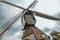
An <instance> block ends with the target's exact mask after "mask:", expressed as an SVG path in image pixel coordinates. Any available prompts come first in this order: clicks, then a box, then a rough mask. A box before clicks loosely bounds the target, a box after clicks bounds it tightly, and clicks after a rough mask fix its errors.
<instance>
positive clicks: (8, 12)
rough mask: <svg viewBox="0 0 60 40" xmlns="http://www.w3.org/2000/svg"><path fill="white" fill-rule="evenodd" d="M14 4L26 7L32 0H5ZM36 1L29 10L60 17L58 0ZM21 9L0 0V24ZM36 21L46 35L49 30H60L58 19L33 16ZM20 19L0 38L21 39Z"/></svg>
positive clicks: (59, 0)
mask: <svg viewBox="0 0 60 40" xmlns="http://www.w3.org/2000/svg"><path fill="white" fill-rule="evenodd" d="M5 1H8V2H11V3H14V4H16V5H19V6H22V7H24V8H27V7H28V6H29V5H30V3H31V2H33V1H34V0H5ZM37 1H38V3H37V4H36V6H35V7H34V8H30V9H31V10H35V11H38V12H42V13H44V14H48V15H51V16H54V17H60V0H37ZM22 11H23V10H21V9H18V8H16V7H13V6H11V5H7V4H4V3H1V2H0V26H1V25H2V24H4V23H5V22H7V21H8V20H9V19H11V18H12V17H14V16H15V15H16V14H18V13H21V12H22ZM35 18H36V19H37V22H36V24H35V26H36V27H37V28H39V29H40V30H42V31H43V32H44V33H46V34H47V35H49V34H50V32H51V31H54V30H55V31H60V29H59V28H60V21H54V20H48V19H45V18H42V17H38V16H35ZM21 29H22V24H21V19H20V20H19V21H18V22H17V23H16V24H15V25H14V27H13V28H11V29H10V30H9V32H8V33H7V34H6V35H5V36H4V37H3V38H2V39H1V40H21V37H22V35H23V31H21Z"/></svg>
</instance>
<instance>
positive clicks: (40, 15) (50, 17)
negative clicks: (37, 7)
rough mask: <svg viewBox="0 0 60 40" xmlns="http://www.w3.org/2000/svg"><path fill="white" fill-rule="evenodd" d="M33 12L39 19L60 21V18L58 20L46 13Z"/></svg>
mask: <svg viewBox="0 0 60 40" xmlns="http://www.w3.org/2000/svg"><path fill="white" fill-rule="evenodd" d="M33 12H34V13H35V15H37V16H39V17H43V18H46V19H50V20H60V18H56V17H53V16H50V15H47V14H44V13H40V12H37V11H33Z"/></svg>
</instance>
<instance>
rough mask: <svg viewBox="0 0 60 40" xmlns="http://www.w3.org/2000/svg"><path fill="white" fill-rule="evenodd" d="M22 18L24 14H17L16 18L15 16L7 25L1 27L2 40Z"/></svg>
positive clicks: (0, 36) (0, 35)
mask: <svg viewBox="0 0 60 40" xmlns="http://www.w3.org/2000/svg"><path fill="white" fill-rule="evenodd" d="M21 16H22V14H20V13H19V14H17V15H16V16H14V17H13V18H11V19H10V20H8V21H7V22H6V23H5V24H3V25H2V26H1V27H0V38H2V36H4V34H5V33H6V31H7V30H9V29H10V28H11V26H12V25H13V24H14V23H16V22H17V20H18V19H19V18H20V17H21Z"/></svg>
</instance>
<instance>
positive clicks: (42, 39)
mask: <svg viewBox="0 0 60 40" xmlns="http://www.w3.org/2000/svg"><path fill="white" fill-rule="evenodd" d="M31 34H34V36H35V39H36V40H48V36H47V35H46V34H45V33H43V32H42V31H41V30H39V29H38V28H37V27H35V26H30V27H29V28H27V29H25V32H24V34H23V37H22V39H23V40H24V39H26V38H27V39H29V36H30V35H31Z"/></svg>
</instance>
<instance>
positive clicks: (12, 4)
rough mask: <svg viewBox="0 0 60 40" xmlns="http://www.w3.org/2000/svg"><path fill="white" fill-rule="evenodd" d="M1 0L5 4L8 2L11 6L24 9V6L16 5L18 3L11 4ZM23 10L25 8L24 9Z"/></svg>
mask: <svg viewBox="0 0 60 40" xmlns="http://www.w3.org/2000/svg"><path fill="white" fill-rule="evenodd" d="M1 2H3V3H6V4H9V5H12V6H14V7H17V8H20V9H24V8H23V7H21V6H18V5H15V4H12V3H10V2H7V1H1ZM24 10H25V9H24Z"/></svg>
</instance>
